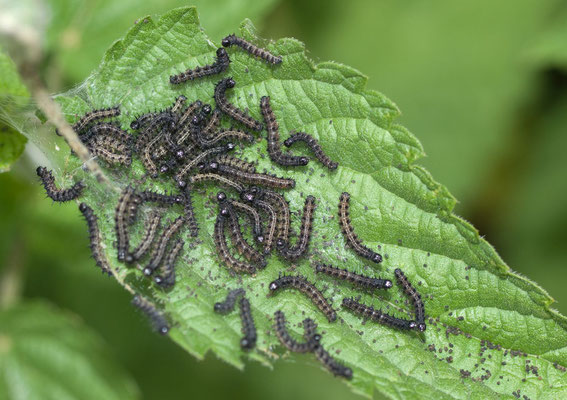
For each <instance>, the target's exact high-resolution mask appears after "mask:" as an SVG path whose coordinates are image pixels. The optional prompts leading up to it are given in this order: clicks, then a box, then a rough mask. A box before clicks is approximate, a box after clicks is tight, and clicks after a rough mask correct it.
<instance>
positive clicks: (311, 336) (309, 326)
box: [303, 318, 321, 346]
mask: <svg viewBox="0 0 567 400" xmlns="http://www.w3.org/2000/svg"><path fill="white" fill-rule="evenodd" d="M303 339H305V341H306V342H311V343H312V344H313V345H314V346H315V345H317V343H319V342H320V341H321V335H319V334H318V333H317V324H316V323H315V321H313V320H312V319H311V318H305V319H304V320H303Z"/></svg>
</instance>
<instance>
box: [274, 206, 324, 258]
mask: <svg viewBox="0 0 567 400" xmlns="http://www.w3.org/2000/svg"><path fill="white" fill-rule="evenodd" d="M314 211H315V197H313V196H307V198H306V199H305V204H304V206H303V215H302V217H301V228H300V230H299V239H298V241H297V243H296V244H295V246H291V247H290V245H289V242H286V241H283V240H281V241H278V242H277V246H278V250H279V252H280V254H281V255H282V256H283V257H284V258H285V259H287V260H291V261H294V260H297V259H298V258H299V257H301V256H303V255H304V254H305V253H306V252H307V248H308V247H309V241H310V239H311V230H312V226H313V213H314Z"/></svg>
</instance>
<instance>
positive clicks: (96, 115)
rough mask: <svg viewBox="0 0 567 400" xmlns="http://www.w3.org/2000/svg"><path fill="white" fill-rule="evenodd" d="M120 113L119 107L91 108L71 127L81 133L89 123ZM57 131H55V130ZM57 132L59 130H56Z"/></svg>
mask: <svg viewBox="0 0 567 400" xmlns="http://www.w3.org/2000/svg"><path fill="white" fill-rule="evenodd" d="M119 115H120V107H118V106H116V107H109V108H100V109H98V110H92V111H89V112H87V113H86V114H85V115H83V116H82V117H81V119H79V120H78V121H77V122H75V123H74V124H73V125H72V126H71V127H72V128H73V130H74V131H75V132H77V133H81V131H83V130H84V129H85V128H86V127H87V126H88V125H89V124H91V123H93V122H96V121H100V120H101V119H106V118H113V117H117V116H119ZM55 132H57V131H55ZM57 134H59V132H57Z"/></svg>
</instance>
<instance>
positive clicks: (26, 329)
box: [0, 302, 138, 400]
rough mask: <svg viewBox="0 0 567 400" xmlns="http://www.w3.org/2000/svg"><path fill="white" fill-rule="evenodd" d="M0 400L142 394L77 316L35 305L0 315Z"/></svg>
mask: <svg viewBox="0 0 567 400" xmlns="http://www.w3.org/2000/svg"><path fill="white" fill-rule="evenodd" d="M0 397H2V398H5V399H24V398H25V399H42V400H47V399H57V400H62V399H69V400H70V399H81V400H84V399H121V400H123V399H136V398H138V392H137V388H136V386H135V383H134V382H133V381H132V380H131V379H130V378H129V377H128V376H127V375H126V374H125V372H124V371H123V370H122V369H121V368H120V367H119V366H118V364H116V361H114V360H113V359H112V357H111V356H110V355H109V351H108V349H106V348H105V347H104V344H103V343H102V341H101V340H100V338H99V337H97V336H96V335H95V334H94V333H93V332H92V331H90V330H89V329H88V328H87V327H85V326H84V325H83V324H82V323H81V322H80V321H78V320H77V318H76V317H74V316H71V315H67V314H64V313H62V312H61V311H60V310H57V309H55V308H54V307H52V306H49V305H47V304H44V303H40V302H31V303H27V304H20V305H18V306H15V307H13V308H10V309H8V310H4V311H1V312H0Z"/></svg>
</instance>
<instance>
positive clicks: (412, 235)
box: [30, 7, 567, 399]
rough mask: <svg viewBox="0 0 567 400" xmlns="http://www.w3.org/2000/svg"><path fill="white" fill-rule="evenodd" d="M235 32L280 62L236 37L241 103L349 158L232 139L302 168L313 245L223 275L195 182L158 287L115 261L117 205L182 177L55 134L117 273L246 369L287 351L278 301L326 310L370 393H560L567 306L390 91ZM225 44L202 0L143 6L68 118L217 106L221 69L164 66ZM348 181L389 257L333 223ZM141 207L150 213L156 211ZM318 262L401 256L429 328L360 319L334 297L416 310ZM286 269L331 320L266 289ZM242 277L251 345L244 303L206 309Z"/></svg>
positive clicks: (206, 58)
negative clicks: (463, 201) (234, 309)
mask: <svg viewBox="0 0 567 400" xmlns="http://www.w3.org/2000/svg"><path fill="white" fill-rule="evenodd" d="M228 33H232V32H227V34H228ZM237 34H239V35H240V36H242V37H244V38H245V39H248V40H250V41H252V42H255V43H259V44H263V45H265V46H266V47H267V48H268V50H270V51H271V52H273V53H274V54H277V55H281V56H282V57H283V63H282V64H281V65H279V66H276V67H270V66H268V65H266V64H264V63H263V62H260V61H259V60H256V59H254V58H252V57H250V56H249V55H248V54H246V53H244V52H241V51H238V50H235V49H231V50H229V53H230V57H231V61H232V62H231V64H230V68H229V70H228V71H227V72H225V73H224V74H223V75H222V76H232V77H233V78H234V80H235V81H236V82H237V85H236V87H235V88H234V89H231V90H230V91H229V92H228V97H229V101H231V102H233V103H234V104H235V105H237V106H238V107H240V108H243V109H245V108H248V109H249V111H250V114H251V115H252V116H253V117H255V118H256V119H260V120H261V115H260V111H259V107H258V104H259V100H260V97H261V96H264V95H268V96H270V97H271V102H272V107H273V109H274V112H275V114H276V116H277V118H278V122H279V125H280V133H281V135H282V139H285V138H286V137H287V132H290V131H292V130H295V131H305V132H308V133H310V134H312V135H313V136H314V137H315V138H317V139H318V140H319V142H320V143H321V145H322V147H323V149H324V150H325V151H326V152H327V154H328V155H329V156H330V157H331V159H333V160H336V161H338V162H339V164H340V165H339V168H338V169H337V170H336V171H334V172H329V171H328V170H327V169H325V168H324V167H323V166H321V165H320V164H318V163H317V162H316V161H311V162H310V163H309V165H308V166H306V167H296V168H282V167H278V166H275V165H274V164H272V163H271V162H270V161H269V158H268V157H267V155H266V142H265V141H258V142H257V143H256V144H254V145H253V146H249V147H246V148H244V149H241V150H239V151H238V153H239V154H241V155H242V157H244V158H248V159H249V160H254V161H257V163H258V169H259V170H260V171H262V170H264V169H266V170H267V171H269V172H270V173H275V174H277V175H279V176H286V177H292V178H293V179H295V180H296V182H297V185H296V187H295V189H292V190H290V191H287V192H286V193H285V197H286V199H287V200H288V201H289V202H290V206H291V209H292V210H293V211H294V213H293V215H292V217H293V220H292V227H293V229H294V230H295V231H298V229H299V220H300V211H301V209H302V206H303V201H304V199H305V197H306V196H307V195H310V194H311V195H314V196H315V197H316V198H317V210H316V211H315V220H314V232H313V238H312V242H311V247H310V248H311V252H310V255H309V257H307V258H306V259H304V260H302V261H300V262H298V263H296V264H293V265H290V264H289V263H284V262H282V261H281V260H280V259H279V258H278V257H277V256H276V255H272V257H271V258H270V260H269V264H268V267H267V268H266V270H263V271H261V272H259V273H258V274H257V275H256V276H234V275H232V274H230V273H229V272H228V270H227V268H226V267H225V266H223V265H222V264H221V263H220V260H219V258H218V257H217V255H216V252H215V247H214V243H213V240H212V231H213V225H214V219H215V215H216V212H217V210H216V208H217V207H216V202H215V201H214V195H215V194H216V193H217V191H218V190H219V189H218V187H214V186H213V185H209V186H204V187H200V188H198V189H196V190H195V191H194V192H193V193H194V197H193V202H194V206H195V210H196V213H197V220H198V222H199V226H200V233H199V237H198V239H197V240H193V241H192V239H191V238H190V237H189V234H188V232H185V233H184V234H183V237H184V239H185V241H186V242H187V243H189V245H186V248H185V250H184V252H183V255H182V257H180V259H179V260H178V263H177V283H176V284H175V287H174V288H173V289H172V290H171V291H169V292H163V291H161V290H159V289H158V288H157V287H155V286H154V285H153V284H152V283H151V282H150V280H149V279H147V278H145V277H144V276H143V275H142V273H141V271H140V270H139V269H138V268H126V267H125V266H124V265H123V264H120V263H118V262H117V261H116V249H115V248H114V246H113V244H114V242H115V233H114V220H113V215H114V204H116V201H117V198H118V195H119V189H120V188H123V187H125V186H126V185H127V184H128V183H132V182H136V183H137V184H140V187H141V188H153V189H157V190H162V191H165V190H168V191H169V190H173V189H175V187H174V184H173V182H172V181H168V180H166V179H163V180H156V181H152V182H144V181H143V180H142V177H143V175H144V170H143V167H142V166H141V163H140V162H139V160H136V161H134V163H133V165H132V167H131V168H128V169H126V168H118V169H109V168H105V171H106V173H107V174H108V176H109V178H110V179H111V181H112V185H111V187H110V188H109V187H106V186H100V185H98V184H97V183H96V181H95V180H94V178H92V177H91V176H89V175H87V174H86V173H85V172H83V170H82V169H81V168H80V162H79V161H78V160H77V159H76V158H75V157H73V156H70V155H67V154H63V153H62V152H61V151H54V150H53V149H54V148H57V146H55V145H59V148H60V147H61V145H62V142H61V139H60V138H57V137H55V135H53V139H52V142H50V143H48V144H46V143H45V141H43V142H42V143H40V147H42V148H43V150H44V151H45V152H46V153H47V155H48V157H49V158H50V159H51V160H52V162H53V163H54V165H55V167H56V171H57V172H59V174H58V176H57V183H58V184H59V185H68V184H70V183H71V182H72V181H76V180H78V179H84V180H85V182H86V183H87V185H88V187H89V190H88V191H87V193H86V194H85V195H84V196H83V198H81V200H82V201H85V202H86V203H87V204H89V205H90V206H91V207H93V208H94V210H95V212H96V214H97V215H98V216H99V220H100V221H99V223H100V224H101V229H102V232H103V234H104V237H105V244H106V248H107V256H108V258H109V260H110V262H111V263H112V265H113V267H114V268H115V269H116V271H117V273H116V275H117V279H118V281H119V282H121V283H122V284H124V285H127V286H128V287H129V288H133V289H134V290H135V291H136V292H139V293H143V294H144V295H146V296H148V297H151V298H153V299H154V301H155V302H156V304H158V307H159V308H160V309H162V310H164V312H166V313H167V315H168V317H169V319H170V321H172V323H173V329H172V331H171V333H170V336H171V337H172V339H173V340H174V341H176V342H177V343H178V344H179V345H181V346H182V347H183V348H185V349H186V350H187V351H188V352H190V353H191V354H193V355H194V356H195V357H198V358H202V357H203V356H204V355H205V353H206V352H207V351H209V350H212V351H213V352H214V353H215V354H216V355H217V356H218V357H219V358H221V359H223V360H225V361H226V362H228V363H230V364H232V365H234V366H236V367H238V368H242V367H243V366H244V360H245V359H246V358H249V359H254V360H257V361H259V362H261V363H264V364H266V365H269V364H271V363H272V362H273V361H274V360H275V359H277V358H278V357H289V356H290V355H288V354H287V353H286V352H285V351H283V349H282V347H281V346H280V345H279V342H278V340H277V338H276V337H275V335H274V333H273V329H272V321H271V318H272V316H273V313H274V312H275V311H276V310H278V309H281V310H283V311H284V312H285V314H286V317H287V319H288V320H289V321H290V325H289V329H290V330H291V331H292V333H293V334H296V335H301V333H302V328H301V327H300V322H301V321H302V320H303V319H304V318H306V317H311V318H314V319H315V320H316V321H317V323H318V324H319V331H320V332H323V333H324V336H323V342H322V343H323V345H324V346H325V347H326V348H327V349H328V350H329V351H330V352H331V354H333V356H336V358H337V359H338V360H339V361H340V362H342V363H344V364H346V365H348V366H349V367H351V368H352V369H353V371H354V377H353V379H352V380H351V381H349V382H347V384H348V385H350V386H351V387H352V389H353V390H354V391H355V392H357V393H360V394H363V395H366V396H371V395H372V393H373V391H374V390H378V391H380V392H382V393H384V394H386V395H387V396H389V397H391V398H396V399H398V398H399V399H403V398H415V397H419V398H434V399H439V398H483V399H484V398H496V397H498V398H503V397H510V398H514V396H516V395H520V396H524V395H526V396H528V397H529V398H559V397H561V396H562V395H561V394H562V393H563V395H567V378H566V376H565V372H564V370H565V369H564V366H567V352H566V348H565V343H567V332H566V329H565V328H566V321H565V318H564V317H563V316H561V315H559V314H558V313H556V312H555V311H554V310H552V309H550V304H551V303H552V299H551V298H550V297H549V296H548V295H547V293H546V292H545V291H544V290H543V289H541V288H540V287H538V286H536V285H535V284H534V283H532V282H530V281H529V280H527V279H526V278H524V277H521V276H518V275H517V274H515V273H513V272H512V271H511V270H510V269H509V267H508V266H507V265H506V264H505V263H504V262H503V261H502V260H501V259H500V258H499V256H498V254H497V253H496V252H495V250H494V249H493V248H492V247H491V246H490V245H489V244H488V243H487V242H486V241H484V240H483V239H482V238H480V237H479V235H478V232H477V231H476V230H475V229H474V228H473V227H472V226H471V225H470V224H468V223H467V222H465V221H463V220H462V219H460V218H458V217H456V216H454V215H453V214H452V209H453V207H454V205H455V199H454V198H453V197H452V196H451V195H450V194H449V192H448V191H447V190H446V189H445V188H444V187H443V186H441V185H439V184H438V183H436V182H435V181H434V180H433V179H432V178H431V176H430V175H429V173H428V172H427V171H425V170H424V169H423V168H422V167H420V166H419V165H416V164H415V161H416V160H417V159H418V158H420V157H421V156H423V154H424V153H423V149H422V147H421V145H420V143H419V141H418V140H417V139H416V138H415V137H414V136H413V135H412V134H411V133H409V132H408V131H407V130H406V129H405V128H403V127H402V126H400V125H397V124H396V123H395V118H396V117H397V116H398V115H399V111H398V109H397V107H396V106H395V104H393V103H392V102H391V101H390V100H388V99H387V98H386V97H384V96H383V95H382V94H380V93H377V92H374V91H369V90H366V89H365V86H366V81H367V78H366V77H365V76H364V75H362V74H361V73H360V72H358V71H356V70H354V69H352V68H350V67H347V66H344V65H341V64H337V63H334V62H323V63H319V64H314V63H313V62H312V61H311V60H309V59H308V58H307V57H306V55H305V48H304V45H303V44H302V43H301V42H299V41H297V40H295V39H290V38H285V39H280V40H278V41H276V42H270V43H267V42H263V41H262V40H261V39H259V38H258V37H257V36H256V34H255V30H254V28H253V26H252V25H251V23H250V22H249V21H245V22H244V23H243V24H242V25H241V27H240V30H239V31H238V32H237ZM219 43H220V38H213V39H209V38H208V37H207V35H206V34H205V32H204V31H203V30H202V29H201V27H200V25H199V21H198V17H197V12H196V10H195V8H191V7H189V8H180V9H175V10H173V11H171V12H169V13H167V14H165V15H164V16H162V17H161V18H160V19H159V20H158V21H157V22H156V21H154V19H152V18H151V17H146V18H142V19H140V20H139V21H138V23H137V24H136V25H135V26H134V27H133V28H132V29H131V30H130V31H129V32H128V34H127V35H126V37H125V38H124V39H122V40H120V41H117V42H116V43H115V44H114V45H113V46H112V47H111V48H110V50H109V51H108V52H107V53H106V55H105V57H104V59H103V62H102V64H101V65H100V67H99V69H98V70H97V71H96V72H95V73H94V74H93V75H92V76H91V77H90V78H89V79H87V81H86V82H85V83H84V84H83V85H82V86H80V87H79V88H77V89H75V90H73V91H71V92H68V93H65V94H63V95H60V96H58V97H57V100H58V101H59V103H60V104H61V105H62V107H63V110H64V112H65V114H66V115H67V117H68V119H69V120H70V122H74V121H76V120H77V119H78V118H79V117H80V116H81V115H82V114H84V113H85V112H87V111H89V110H91V109H94V108H102V107H109V106H114V105H117V104H120V106H121V109H122V115H121V116H120V118H119V120H120V122H121V123H122V126H123V127H124V128H127V127H129V124H130V121H132V120H133V119H134V117H135V116H137V115H139V114H142V113H145V112H148V111H152V110H155V109H163V108H166V107H168V106H169V105H171V103H172V102H173V101H174V99H175V98H176V97H177V96H178V95H180V94H184V95H185V96H186V97H187V99H188V101H194V100H196V99H201V100H202V101H203V102H208V103H211V104H213V103H214V101H213V98H212V97H213V96H212V95H213V90H214V85H215V83H216V82H217V81H218V80H219V79H220V76H215V77H210V78H205V79H202V80H199V81H195V82H192V83H188V84H185V85H181V86H175V87H173V86H172V85H170V84H169V76H170V75H172V74H175V73H178V72H180V71H183V70H185V69H187V68H189V67H196V66H198V65H204V64H208V63H210V62H212V60H213V59H214V54H215V50H216V48H217V47H218V45H219ZM30 140H32V141H35V140H34V138H33V137H30ZM306 151H307V150H306V148H304V147H302V146H298V147H297V149H295V150H294V152H295V153H296V154H300V153H301V152H306ZM61 160H63V161H61ZM117 189H118V190H117ZM343 191H347V192H349V193H350V194H351V196H352V199H351V216H352V221H353V225H354V227H355V229H356V231H357V233H358V234H359V236H360V237H361V238H363V240H364V241H365V243H366V244H367V245H368V246H369V247H372V248H376V249H380V250H379V251H380V252H381V254H383V255H384V257H385V260H384V262H383V263H382V264H381V265H380V266H378V267H377V266H368V265H367V263H365V262H364V261H362V259H361V258H359V257H357V256H356V254H355V253H354V252H353V251H352V250H349V249H347V248H345V241H344V238H343V237H342V234H341V233H340V229H339V225H338V221H337V220H338V216H337V203H338V198H339V195H340V193H341V192H343ZM142 211H143V212H142V214H147V213H148V212H149V211H150V209H149V208H144V209H143V210H142ZM181 211H182V210H181V209H176V208H172V209H171V210H168V211H166V213H167V216H168V217H169V218H170V219H171V218H173V217H175V216H176V215H178V214H179V213H180V212H181ZM143 219H144V218H143V216H142V218H139V222H138V223H137V225H136V226H135V227H133V228H132V229H133V231H132V234H131V241H132V242H134V243H137V241H138V240H139V239H140V236H141V231H142V228H143ZM319 261H321V262H327V263H331V264H334V265H336V266H340V267H343V268H345V267H346V268H348V269H349V270H351V271H354V272H359V273H365V274H369V275H374V276H381V277H383V278H388V279H393V271H394V269H395V268H398V267H399V268H401V269H402V270H404V271H405V272H406V275H407V276H408V278H409V279H410V281H411V282H413V283H414V285H415V286H416V287H417V289H418V290H419V291H420V293H421V294H422V297H423V298H424V301H425V307H426V313H427V315H428V316H429V318H430V321H429V324H428V329H427V331H426V332H425V333H424V334H423V335H422V336H419V335H417V334H415V333H408V332H399V331H394V330H392V329H389V328H387V327H383V326H380V325H377V324H374V323H371V322H367V323H362V322H361V320H360V319H359V318H357V317H355V316H353V315H351V314H349V313H348V312H345V311H344V310H341V309H340V302H341V300H342V298H343V297H346V296H358V295H361V296H362V299H361V301H363V302H365V303H367V304H370V305H373V306H374V307H376V308H382V309H386V310H388V312H390V313H394V314H395V315H398V316H404V315H407V312H408V311H410V310H411V307H410V306H409V305H408V304H407V299H406V298H405V297H404V295H403V293H402V292H401V291H400V290H399V289H398V288H393V289H392V290H390V291H388V292H387V293H379V294H370V293H365V292H360V291H357V290H354V289H353V288H352V287H351V286H350V285H348V284H345V283H342V282H334V281H333V280H332V279H330V278H327V277H315V275H314V271H313V265H314V263H315V262H319ZM282 272H286V273H301V274H304V275H305V276H307V277H308V278H309V279H310V280H312V281H315V280H316V281H317V286H318V287H319V288H320V289H324V294H325V295H326V296H327V297H328V298H329V299H330V300H331V301H332V302H333V304H334V307H335V309H337V310H338V315H339V319H338V321H337V322H335V323H328V322H327V321H326V319H325V318H324V316H323V315H322V314H321V313H320V312H319V311H318V310H317V309H316V308H315V307H314V306H313V304H312V303H311V302H310V301H309V299H307V298H305V297H304V296H302V295H301V294H299V293H297V292H294V291H284V292H282V293H279V294H277V295H276V296H274V297H273V298H266V294H267V292H268V288H267V287H268V284H269V282H271V281H272V280H273V279H275V278H276V277H277V276H278V274H280V273H282ZM239 286H242V287H244V288H245V289H246V290H247V293H248V297H249V299H250V302H251V304H252V309H253V314H254V317H255V321H256V325H257V328H258V335H259V339H258V344H257V347H256V349H255V350H253V351H251V352H244V351H242V350H241V349H240V347H239V339H240V336H241V332H240V321H239V317H238V315H237V314H238V313H233V314H231V315H228V316H220V315H217V314H215V313H213V311H212V310H213V304H214V303H215V302H217V301H220V300H222V299H223V298H224V296H225V295H226V293H227V291H228V290H229V289H232V288H235V287H239ZM302 359H305V360H309V359H310V358H309V357H307V356H305V358H304V357H302Z"/></svg>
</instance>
